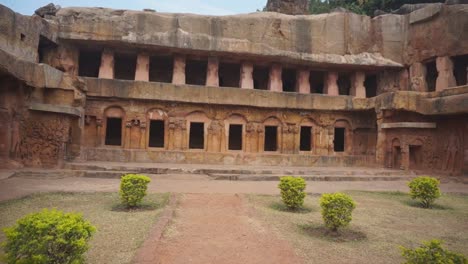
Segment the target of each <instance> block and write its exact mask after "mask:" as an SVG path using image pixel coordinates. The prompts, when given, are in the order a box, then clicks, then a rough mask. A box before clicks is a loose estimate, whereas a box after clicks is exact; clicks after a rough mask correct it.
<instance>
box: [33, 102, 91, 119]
mask: <svg viewBox="0 0 468 264" xmlns="http://www.w3.org/2000/svg"><path fill="white" fill-rule="evenodd" d="M29 110H33V111H42V112H51V113H59V114H66V115H72V116H76V117H82V116H83V112H84V111H83V109H82V108H79V107H71V106H63V105H51V104H41V103H32V104H31V106H30V107H29Z"/></svg>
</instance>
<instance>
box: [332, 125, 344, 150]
mask: <svg viewBox="0 0 468 264" xmlns="http://www.w3.org/2000/svg"><path fill="white" fill-rule="evenodd" d="M333 149H334V150H335V152H344V150H345V128H343V127H335V138H334V140H333Z"/></svg>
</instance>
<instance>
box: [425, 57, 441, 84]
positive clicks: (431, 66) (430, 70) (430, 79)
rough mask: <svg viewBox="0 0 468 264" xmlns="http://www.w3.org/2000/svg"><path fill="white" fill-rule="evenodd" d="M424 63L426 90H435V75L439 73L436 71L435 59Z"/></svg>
mask: <svg viewBox="0 0 468 264" xmlns="http://www.w3.org/2000/svg"><path fill="white" fill-rule="evenodd" d="M425 65H426V84H427V91H428V92H434V91H435V90H436V81H437V76H438V75H439V73H438V72H437V65H436V61H435V60H433V61H431V62H428V63H426V64H425Z"/></svg>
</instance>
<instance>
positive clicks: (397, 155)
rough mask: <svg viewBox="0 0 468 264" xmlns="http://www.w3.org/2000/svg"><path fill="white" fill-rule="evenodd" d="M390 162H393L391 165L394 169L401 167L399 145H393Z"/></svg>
mask: <svg viewBox="0 0 468 264" xmlns="http://www.w3.org/2000/svg"><path fill="white" fill-rule="evenodd" d="M392 162H393V164H392V167H393V168H394V169H399V168H401V147H400V146H394V147H393V153H392Z"/></svg>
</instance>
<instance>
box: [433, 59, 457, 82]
mask: <svg viewBox="0 0 468 264" xmlns="http://www.w3.org/2000/svg"><path fill="white" fill-rule="evenodd" d="M436 66H437V72H438V75H437V81H436V91H442V90H444V89H447V88H450V87H455V86H457V83H456V81H455V76H454V75H453V62H452V60H451V59H450V57H447V56H445V57H438V58H437V60H436Z"/></svg>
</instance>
